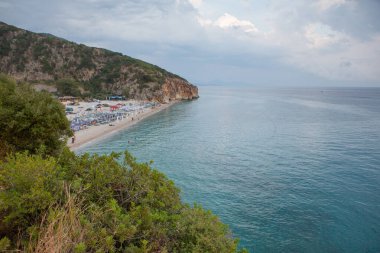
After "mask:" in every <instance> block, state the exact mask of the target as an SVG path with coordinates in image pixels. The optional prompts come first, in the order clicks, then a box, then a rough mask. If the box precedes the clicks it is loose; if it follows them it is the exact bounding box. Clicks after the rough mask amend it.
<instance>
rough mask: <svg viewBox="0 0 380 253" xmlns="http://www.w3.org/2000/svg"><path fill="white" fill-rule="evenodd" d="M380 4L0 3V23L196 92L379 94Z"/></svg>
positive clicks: (277, 0) (209, 0) (299, 0)
mask: <svg viewBox="0 0 380 253" xmlns="http://www.w3.org/2000/svg"><path fill="white" fill-rule="evenodd" d="M379 15H380V1H379V0H267V1H264V0H261V1H260V0H77V1H75V0H64V1H63V0H0V20H1V21H3V22H6V23H8V24H12V25H15V26H18V27H21V28H24V29H28V30H31V31H34V32H47V33H52V34H54V35H57V36H59V37H63V38H66V39H69V40H72V41H75V42H78V43H84V44H86V45H90V46H97V47H104V48H107V49H110V50H113V51H118V52H121V53H123V54H126V55H130V56H133V57H136V58H140V59H143V60H146V61H148V62H151V63H154V64H157V65H159V66H161V67H163V68H166V69H167V70H169V71H171V72H174V73H177V74H179V75H182V76H183V77H185V78H186V79H188V80H189V81H191V82H193V83H195V84H230V85H252V86H325V85H327V86H380V21H379Z"/></svg>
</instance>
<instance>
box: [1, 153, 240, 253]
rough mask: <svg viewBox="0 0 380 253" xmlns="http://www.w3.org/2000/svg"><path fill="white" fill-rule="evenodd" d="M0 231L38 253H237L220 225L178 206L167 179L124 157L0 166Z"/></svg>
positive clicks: (22, 159) (18, 160) (19, 158)
mask: <svg viewBox="0 0 380 253" xmlns="http://www.w3.org/2000/svg"><path fill="white" fill-rule="evenodd" d="M0 189H2V190H1V191H0V193H1V194H0V213H2V214H3V215H2V216H1V223H0V228H3V229H2V230H0V234H1V235H3V236H7V238H9V239H11V246H12V248H14V249H17V248H18V249H19V250H25V249H28V250H29V251H38V252H52V251H55V252H85V251H86V252H218V253H219V252H236V251H237V241H236V240H234V239H232V237H231V235H230V232H229V230H228V228H227V226H226V225H224V224H222V223H221V222H220V221H219V219H218V218H217V217H216V216H214V215H213V214H212V213H211V212H209V211H205V210H203V209H202V208H201V207H199V206H195V207H189V206H188V205H184V204H183V203H182V202H181V200H180V196H179V190H178V188H176V187H175V185H174V183H173V182H172V181H171V180H169V179H168V178H167V177H166V176H165V175H163V174H162V173H160V172H158V171H157V170H153V169H151V168H150V166H149V164H147V163H137V162H136V160H135V158H133V157H132V156H131V155H130V154H129V153H128V152H125V154H124V159H123V161H122V162H120V154H115V153H113V154H111V155H108V156H106V155H105V156H98V155H93V156H90V155H88V154H85V155H82V156H76V155H75V154H73V153H72V152H70V151H68V150H67V149H66V150H65V151H64V152H63V153H62V154H61V155H60V157H58V158H49V159H44V158H43V157H41V156H40V155H28V154H25V153H24V154H15V155H12V156H10V157H8V158H7V161H6V162H2V163H0Z"/></svg>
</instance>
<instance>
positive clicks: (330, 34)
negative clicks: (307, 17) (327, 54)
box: [304, 23, 348, 49]
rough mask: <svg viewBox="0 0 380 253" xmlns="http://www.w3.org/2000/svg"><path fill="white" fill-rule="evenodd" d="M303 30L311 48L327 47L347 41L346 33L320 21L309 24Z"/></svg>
mask: <svg viewBox="0 0 380 253" xmlns="http://www.w3.org/2000/svg"><path fill="white" fill-rule="evenodd" d="M304 30H305V32H304V35H305V37H306V39H307V41H308V43H309V46H310V47H312V48H317V49H319V48H327V47H329V46H332V45H334V44H337V43H340V44H341V45H342V44H344V43H346V42H347V41H348V36H347V35H345V34H344V33H341V32H338V31H334V30H332V29H331V27H330V26H328V25H325V24H322V23H312V24H309V25H307V26H306V27H305V28H304Z"/></svg>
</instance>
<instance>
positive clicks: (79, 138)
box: [67, 101, 178, 151]
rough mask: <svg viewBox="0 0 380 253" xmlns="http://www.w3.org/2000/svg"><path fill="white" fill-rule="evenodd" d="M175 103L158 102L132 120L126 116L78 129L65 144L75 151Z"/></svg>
mask: <svg viewBox="0 0 380 253" xmlns="http://www.w3.org/2000/svg"><path fill="white" fill-rule="evenodd" d="M176 103H178V101H173V102H169V103H167V104H160V106H156V107H155V108H149V109H146V110H144V111H142V112H141V113H140V114H139V115H138V117H135V119H134V120H132V119H131V118H126V119H123V120H120V121H119V120H117V121H115V122H112V126H111V125H108V124H107V125H100V126H93V127H90V128H88V129H84V130H80V131H78V132H75V143H72V142H71V138H69V139H68V141H67V146H68V147H69V148H70V150H71V151H75V150H77V149H79V148H82V147H84V146H87V145H90V144H92V143H94V142H97V141H99V140H102V139H105V138H107V137H110V136H112V135H113V134H116V133H118V132H119V131H121V130H124V129H126V128H128V127H130V126H133V125H135V124H137V123H138V122H140V121H141V120H143V119H145V118H148V117H150V116H152V115H154V114H156V113H158V112H160V111H162V110H165V109H167V108H169V107H170V106H172V105H174V104H176Z"/></svg>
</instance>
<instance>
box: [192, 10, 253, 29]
mask: <svg viewBox="0 0 380 253" xmlns="http://www.w3.org/2000/svg"><path fill="white" fill-rule="evenodd" d="M198 23H199V24H200V25H201V26H203V27H206V26H215V27H219V28H222V29H225V30H227V29H234V30H241V31H243V32H245V33H252V32H258V31H259V30H258V29H257V28H256V26H255V25H254V24H253V23H252V22H250V21H248V20H239V19H238V18H236V17H234V16H232V15H231V14H228V13H224V14H223V15H222V16H220V17H219V18H218V19H217V20H215V21H212V20H211V19H204V18H202V17H198Z"/></svg>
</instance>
